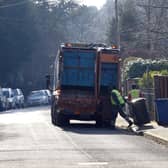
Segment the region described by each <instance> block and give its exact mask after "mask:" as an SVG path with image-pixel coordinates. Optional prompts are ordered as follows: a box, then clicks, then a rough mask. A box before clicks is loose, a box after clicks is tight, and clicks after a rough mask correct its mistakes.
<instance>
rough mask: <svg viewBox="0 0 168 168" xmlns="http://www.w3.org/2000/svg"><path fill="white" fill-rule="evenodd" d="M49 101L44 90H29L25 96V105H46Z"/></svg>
mask: <svg viewBox="0 0 168 168" xmlns="http://www.w3.org/2000/svg"><path fill="white" fill-rule="evenodd" d="M48 103H49V99H48V95H47V94H46V92H45V91H44V90H35V91H31V92H30V94H29V95H28V97H27V105H28V106H35V105H47V104H48Z"/></svg>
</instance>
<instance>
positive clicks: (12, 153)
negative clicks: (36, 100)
mask: <svg viewBox="0 0 168 168" xmlns="http://www.w3.org/2000/svg"><path fill="white" fill-rule="evenodd" d="M93 167H94V168H127V167H128V168H167V167H168V148H167V147H165V146H162V145H159V144H157V143H155V142H153V141H152V140H149V139H146V138H144V137H141V136H135V135H132V134H129V133H126V132H123V131H120V130H110V129H108V128H95V125H94V122H84V123H82V122H74V121H72V124H71V125H70V126H69V127H66V128H59V127H55V126H53V125H52V124H51V122H50V110H49V107H37V108H27V109H21V110H12V111H8V112H3V113H0V168H93Z"/></svg>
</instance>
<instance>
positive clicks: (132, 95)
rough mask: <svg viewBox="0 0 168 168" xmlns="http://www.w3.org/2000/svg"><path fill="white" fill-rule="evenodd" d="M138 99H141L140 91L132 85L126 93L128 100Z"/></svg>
mask: <svg viewBox="0 0 168 168" xmlns="http://www.w3.org/2000/svg"><path fill="white" fill-rule="evenodd" d="M139 97H142V93H141V91H140V90H139V89H138V88H137V86H136V85H132V89H131V90H130V91H129V93H128V100H129V101H131V100H133V99H136V98H139Z"/></svg>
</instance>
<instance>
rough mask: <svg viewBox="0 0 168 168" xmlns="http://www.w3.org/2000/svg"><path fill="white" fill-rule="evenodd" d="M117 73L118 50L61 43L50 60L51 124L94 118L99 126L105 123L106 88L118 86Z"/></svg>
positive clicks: (108, 119) (98, 45)
mask: <svg viewBox="0 0 168 168" xmlns="http://www.w3.org/2000/svg"><path fill="white" fill-rule="evenodd" d="M119 76H120V57H119V49H116V48H112V47H106V46H105V45H103V44H77V43H65V44H62V45H61V46H60V48H59V50H58V53H57V56H56V59H55V63H54V77H53V87H52V103H51V121H52V123H53V124H54V125H57V126H65V125H68V124H69V123H70V120H72V119H75V120H87V121H88V120H95V121H96V125H97V126H102V125H103V124H104V123H105V122H109V121H110V117H111V115H109V114H107V111H110V109H109V110H107V105H106V104H107V103H106V102H109V100H110V98H109V96H108V89H109V86H111V85H115V86H117V87H120V77H119ZM107 100H108V101H107Z"/></svg>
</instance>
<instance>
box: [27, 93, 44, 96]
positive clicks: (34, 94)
mask: <svg viewBox="0 0 168 168" xmlns="http://www.w3.org/2000/svg"><path fill="white" fill-rule="evenodd" d="M44 95H45V94H44V93H43V92H32V93H31V94H30V96H31V97H39V96H44Z"/></svg>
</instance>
